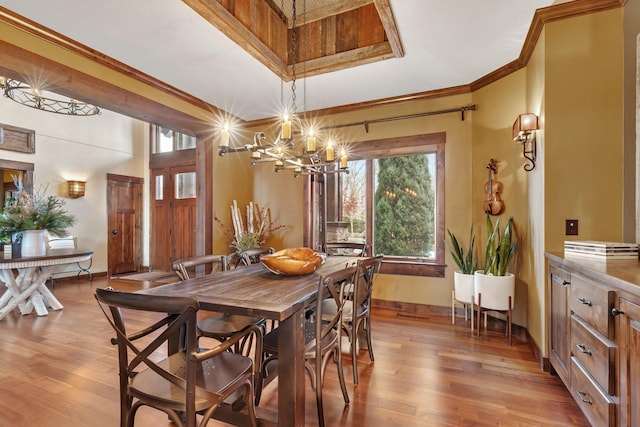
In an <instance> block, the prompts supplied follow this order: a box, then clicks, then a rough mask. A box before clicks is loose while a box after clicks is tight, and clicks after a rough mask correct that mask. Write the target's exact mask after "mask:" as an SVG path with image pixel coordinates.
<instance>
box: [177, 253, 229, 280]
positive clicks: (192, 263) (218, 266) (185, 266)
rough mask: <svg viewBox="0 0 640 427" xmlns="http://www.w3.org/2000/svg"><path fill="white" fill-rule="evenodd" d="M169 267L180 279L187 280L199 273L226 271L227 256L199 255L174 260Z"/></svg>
mask: <svg viewBox="0 0 640 427" xmlns="http://www.w3.org/2000/svg"><path fill="white" fill-rule="evenodd" d="M171 268H172V269H173V271H175V273H176V274H177V275H178V277H179V278H180V279H181V280H187V279H190V278H191V277H196V276H199V275H201V274H211V273H217V272H219V271H226V270H227V268H228V258H227V256H226V255H215V254H210V255H199V256H194V257H189V258H182V259H179V260H177V261H174V262H173V263H172V264H171Z"/></svg>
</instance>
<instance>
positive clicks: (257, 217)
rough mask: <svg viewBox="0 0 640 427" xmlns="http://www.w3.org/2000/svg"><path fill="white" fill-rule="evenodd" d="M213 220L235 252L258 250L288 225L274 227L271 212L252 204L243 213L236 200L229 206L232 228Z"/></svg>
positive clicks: (216, 218)
mask: <svg viewBox="0 0 640 427" xmlns="http://www.w3.org/2000/svg"><path fill="white" fill-rule="evenodd" d="M214 220H215V221H216V222H217V223H218V224H220V226H221V227H222V229H223V231H224V234H225V236H226V237H227V239H229V241H230V242H231V245H230V246H231V247H233V248H234V249H235V250H236V251H237V252H240V251H243V250H246V249H252V248H260V247H262V246H264V245H265V243H266V242H267V240H268V239H269V238H270V237H271V236H272V235H273V234H275V233H277V232H278V231H281V230H283V229H285V228H287V227H288V225H275V224H274V223H273V220H272V218H271V210H270V209H269V208H260V207H259V206H258V205H257V204H256V203H253V202H249V204H248V205H247V207H246V208H245V210H244V213H243V212H242V211H241V210H240V209H239V208H238V203H237V201H236V200H234V201H233V204H232V205H231V221H232V226H226V225H224V224H223V223H222V221H221V220H220V218H218V217H215V218H214Z"/></svg>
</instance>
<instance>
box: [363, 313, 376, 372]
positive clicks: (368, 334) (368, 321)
mask: <svg viewBox="0 0 640 427" xmlns="http://www.w3.org/2000/svg"><path fill="white" fill-rule="evenodd" d="M364 325H365V326H366V328H364V331H365V336H366V337H367V349H368V350H369V360H370V361H371V362H375V359H374V357H373V345H372V344H371V318H370V317H369V316H367V317H366V318H365V319H364Z"/></svg>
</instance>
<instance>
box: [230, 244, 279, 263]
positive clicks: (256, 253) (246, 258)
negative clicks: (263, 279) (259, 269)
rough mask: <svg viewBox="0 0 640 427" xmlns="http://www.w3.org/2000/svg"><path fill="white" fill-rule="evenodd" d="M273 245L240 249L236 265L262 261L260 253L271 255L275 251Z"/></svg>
mask: <svg viewBox="0 0 640 427" xmlns="http://www.w3.org/2000/svg"><path fill="white" fill-rule="evenodd" d="M274 252H275V251H274V249H273V248H272V247H268V246H267V247H262V248H251V249H245V250H243V251H240V253H239V254H238V258H237V259H236V264H235V266H236V267H239V266H242V265H251V264H257V263H259V262H260V255H271V254H272V253H274Z"/></svg>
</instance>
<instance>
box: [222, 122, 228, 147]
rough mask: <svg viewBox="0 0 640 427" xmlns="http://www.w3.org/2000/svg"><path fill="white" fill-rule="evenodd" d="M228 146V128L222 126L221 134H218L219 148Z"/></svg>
mask: <svg viewBox="0 0 640 427" xmlns="http://www.w3.org/2000/svg"><path fill="white" fill-rule="evenodd" d="M228 146H229V127H228V126H227V125H224V127H223V128H222V132H220V147H228Z"/></svg>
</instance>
